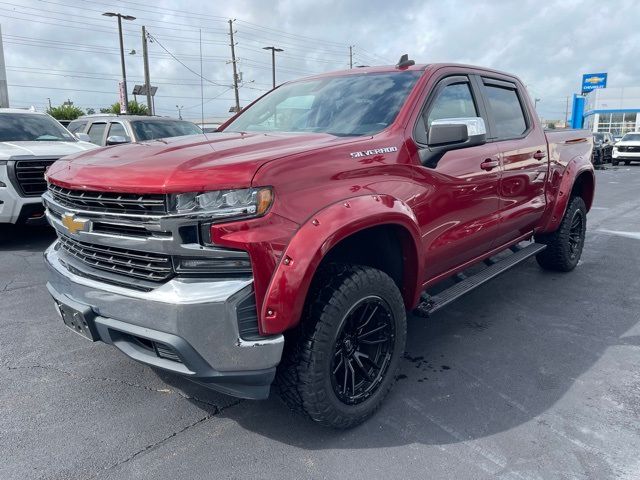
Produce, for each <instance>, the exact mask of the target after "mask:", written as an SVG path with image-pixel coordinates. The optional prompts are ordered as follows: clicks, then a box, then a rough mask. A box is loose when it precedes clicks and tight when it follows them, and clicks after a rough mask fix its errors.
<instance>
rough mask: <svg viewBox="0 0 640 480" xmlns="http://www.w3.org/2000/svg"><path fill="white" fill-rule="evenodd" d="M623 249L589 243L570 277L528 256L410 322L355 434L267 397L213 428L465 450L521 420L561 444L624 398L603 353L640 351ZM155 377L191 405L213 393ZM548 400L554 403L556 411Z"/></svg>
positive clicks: (361, 444) (631, 261)
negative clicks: (377, 400) (569, 432)
mask: <svg viewBox="0 0 640 480" xmlns="http://www.w3.org/2000/svg"><path fill="white" fill-rule="evenodd" d="M632 242H637V240H630V239H623V238H620V237H610V238H606V239H602V238H600V239H599V240H598V244H597V245H596V242H594V241H589V240H588V245H587V248H586V249H585V255H584V257H583V260H582V261H581V264H580V266H579V267H578V268H577V269H576V270H575V271H574V272H572V273H570V274H556V273H549V272H544V271H542V270H541V269H539V268H538V266H537V265H536V262H535V260H533V259H532V260H530V261H528V262H527V263H526V264H524V265H521V266H519V267H516V268H515V269H513V270H512V271H510V272H509V273H507V274H505V275H503V276H502V277H501V278H498V279H496V280H493V281H492V282H490V283H489V284H487V285H485V286H483V287H481V288H480V289H478V290H476V291H475V292H473V293H471V294H469V295H468V296H467V297H465V298H463V299H462V300H460V301H459V302H458V303H456V304H454V305H452V306H450V307H448V308H446V309H444V310H442V311H440V312H438V313H437V314H436V315H434V316H433V317H432V318H430V319H421V318H417V317H411V318H410V319H409V327H408V344H407V353H406V355H405V360H404V362H403V364H402V367H401V370H400V373H399V375H398V381H397V383H396V386H395V387H394V389H393V390H392V391H391V394H390V395H389V397H388V398H387V400H386V401H385V403H384V404H383V406H382V408H381V409H380V410H379V411H378V413H377V414H376V415H375V416H374V417H372V418H371V419H370V420H369V421H368V422H366V423H365V424H363V425H361V426H359V427H357V428H355V429H353V430H348V431H336V430H330V429H326V428H323V427H320V426H318V425H316V424H314V423H313V422H311V421H310V420H307V419H304V418H302V417H301V416H298V415H296V414H293V413H291V412H289V411H288V409H287V408H286V407H285V406H284V404H283V403H282V402H280V401H279V399H278V398H277V395H276V394H275V393H273V392H272V395H271V398H270V399H269V400H266V401H261V402H252V401H242V402H241V403H240V404H239V405H238V404H235V405H233V406H231V407H229V408H226V409H222V411H221V412H219V414H218V415H216V416H214V417H213V418H212V421H214V422H215V421H232V422H236V423H237V424H239V425H240V426H241V427H243V428H244V429H246V430H247V431H249V432H253V433H254V434H259V435H262V436H265V437H268V438H271V439H273V440H276V441H278V442H282V443H285V444H289V445H293V446H295V447H299V448H303V449H310V450H315V449H329V448H341V447H343V448H376V447H388V446H395V445H405V444H410V443H415V442H418V443H423V444H450V443H458V442H466V441H470V440H473V439H477V438H482V437H487V436H490V435H494V434H496V433H499V432H503V431H507V430H510V429H513V428H515V427H518V426H520V425H523V424H525V423H527V422H531V421H534V422H537V424H538V425H540V426H547V428H551V429H552V431H553V432H554V434H555V435H560V436H563V435H565V433H564V431H565V430H564V429H565V424H566V422H567V421H568V420H567V419H566V418H565V419H563V418H562V416H563V415H564V414H563V413H562V412H563V411H566V410H567V409H569V410H571V411H573V412H580V413H579V415H580V416H586V417H587V421H588V423H589V424H591V423H595V424H599V423H603V422H604V423H605V424H606V422H607V419H606V418H602V415H603V413H602V411H601V410H600V409H599V408H593V407H592V406H591V405H592V404H591V403H590V399H591V398H592V397H593V398H598V397H602V396H609V397H611V398H612V399H613V400H612V401H619V402H620V403H621V404H624V403H625V401H628V398H627V397H628V395H629V392H626V391H625V389H624V385H622V384H621V383H620V381H619V380H620V379H619V378H618V381H616V380H615V377H616V376H617V375H618V371H619V370H618V369H619V366H618V365H616V362H615V361H613V362H612V361H611V360H606V359H604V358H603V355H604V354H605V352H606V351H607V349H608V348H609V347H614V346H640V336H639V335H638V334H637V332H629V330H630V329H632V328H633V327H634V326H635V325H636V324H637V322H638V314H637V309H638V305H639V304H640V294H638V293H637V292H638V289H637V288H636V289H634V291H633V292H632V291H631V284H628V283H627V284H626V285H627V287H625V288H622V287H621V286H622V285H624V283H623V282H621V280H620V279H621V278H625V275H627V276H629V278H633V282H632V283H636V284H637V280H636V273H637V272H638V271H640V259H638V258H631V257H630V256H624V255H619V254H618V253H617V252H620V251H630V250H629V249H630V248H637V244H636V243H633V244H630V243H632ZM605 266H606V267H605ZM634 272H635V273H634ZM616 351H617V350H616ZM597 362H598V363H599V365H598V368H597V369H593V367H594V365H595V364H596V363H597ZM592 369H593V370H594V371H593V372H592ZM608 369H612V371H611V373H610V374H606V375H604V374H603V373H602V372H603V371H606V370H608ZM596 372H597V373H596ZM160 375H161V378H162V379H163V380H164V381H166V382H167V383H169V384H171V385H173V386H175V387H176V388H179V389H183V390H184V391H185V392H187V394H188V395H189V396H191V397H195V398H198V399H199V400H195V399H192V400H191V401H193V402H194V403H196V404H199V405H200V406H201V407H202V406H203V404H202V400H203V399H206V398H207V396H209V395H212V394H211V393H210V392H209V391H207V390H206V389H205V388H201V387H199V386H197V385H195V384H189V385H187V383H189V382H188V381H185V380H182V379H179V378H176V377H174V376H170V375H167V374H160ZM594 375H597V378H595V379H594V378H593V376H594ZM578 378H583V379H581V380H580V381H576V380H578ZM608 378H610V380H608ZM213 395H214V397H212V398H214V400H213V401H215V398H216V397H215V395H217V394H213ZM217 398H219V397H217ZM205 401H206V400H205ZM558 402H564V403H563V406H559V407H557V408H554V406H555V405H556V404H557V403H558ZM203 408H205V409H206V408H207V407H206V405H205V406H204V407H203ZM210 411H211V413H216V411H215V409H213V407H211V410H210ZM576 415H577V414H576ZM558 418H560V420H558ZM610 421H611V420H609V422H610ZM550 424H558V425H560V427H557V428H556V427H550V426H549V425H550ZM209 428H211V427H209ZM571 428H574V427H571ZM575 428H577V427H575ZM522 441H523V442H525V440H522ZM527 441H528V440H527Z"/></svg>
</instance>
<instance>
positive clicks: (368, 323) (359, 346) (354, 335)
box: [331, 296, 395, 405]
mask: <svg viewBox="0 0 640 480" xmlns="http://www.w3.org/2000/svg"><path fill="white" fill-rule="evenodd" d="M391 315H392V314H391V310H390V308H389V306H388V304H387V303H386V302H385V301H384V300H383V299H381V298H380V297H377V296H371V297H367V298H363V299H362V300H361V301H360V302H359V303H357V304H356V305H354V306H353V308H352V309H351V310H350V311H349V312H348V313H347V315H346V316H345V318H344V320H343V324H342V328H341V330H340V333H339V334H338V338H337V340H336V344H335V348H334V354H333V362H332V364H331V375H332V378H331V384H332V386H333V391H334V392H335V394H336V396H337V397H338V399H340V401H342V402H343V403H345V404H347V405H356V404H358V403H361V402H363V401H364V400H366V399H367V398H369V397H370V396H371V395H372V394H373V393H374V392H375V391H376V390H377V389H378V388H379V387H380V384H381V383H382V379H383V378H384V376H385V374H386V373H387V370H388V369H389V364H390V362H391V357H392V355H393V346H394V343H395V342H394V338H395V327H394V322H393V319H392V316H391Z"/></svg>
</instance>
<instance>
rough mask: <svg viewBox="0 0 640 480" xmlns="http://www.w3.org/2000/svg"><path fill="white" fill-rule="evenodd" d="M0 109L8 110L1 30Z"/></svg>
mask: <svg viewBox="0 0 640 480" xmlns="http://www.w3.org/2000/svg"><path fill="white" fill-rule="evenodd" d="M0 108H9V88H8V87H7V70H6V68H5V64H4V50H3V47H2V29H1V28H0Z"/></svg>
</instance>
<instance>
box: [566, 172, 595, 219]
mask: <svg viewBox="0 0 640 480" xmlns="http://www.w3.org/2000/svg"><path fill="white" fill-rule="evenodd" d="M593 191H594V180H593V174H592V173H591V172H583V173H581V174H580V175H578V178H576V181H575V182H574V183H573V188H572V189H571V196H572V197H573V196H576V197H581V198H582V199H583V200H584V203H585V205H586V206H587V211H588V210H590V209H591V204H592V203H593Z"/></svg>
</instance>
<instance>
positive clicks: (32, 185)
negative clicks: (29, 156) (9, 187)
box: [13, 158, 57, 196]
mask: <svg viewBox="0 0 640 480" xmlns="http://www.w3.org/2000/svg"><path fill="white" fill-rule="evenodd" d="M56 160H57V159H55V158H52V159H46V160H41V159H40V160H17V161H16V162H15V164H14V167H13V169H14V175H15V180H16V182H17V184H18V187H19V188H20V190H21V191H22V193H23V194H24V195H27V196H37V195H42V194H43V193H44V192H46V190H47V182H46V181H45V179H44V173H45V171H46V170H47V168H48V167H49V166H50V165H52V164H53V162H55V161H56Z"/></svg>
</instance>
